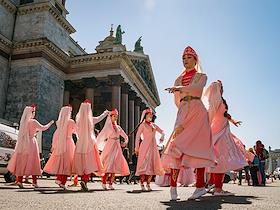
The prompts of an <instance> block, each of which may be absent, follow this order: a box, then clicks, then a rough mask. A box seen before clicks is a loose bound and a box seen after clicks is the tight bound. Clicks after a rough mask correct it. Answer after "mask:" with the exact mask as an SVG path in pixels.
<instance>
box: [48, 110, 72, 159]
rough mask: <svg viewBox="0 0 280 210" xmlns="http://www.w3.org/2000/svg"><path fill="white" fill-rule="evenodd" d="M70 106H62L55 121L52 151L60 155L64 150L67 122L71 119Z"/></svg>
mask: <svg viewBox="0 0 280 210" xmlns="http://www.w3.org/2000/svg"><path fill="white" fill-rule="evenodd" d="M71 111H72V108H71V107H69V106H65V107H62V108H61V110H60V113H59V117H58V120H57V121H56V126H57V129H56V131H55V132H54V135H53V146H52V147H53V153H54V154H55V155H61V154H63V153H65V152H66V146H67V144H66V141H67V133H68V124H69V120H70V119H71Z"/></svg>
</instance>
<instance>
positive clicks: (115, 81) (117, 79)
mask: <svg viewBox="0 0 280 210" xmlns="http://www.w3.org/2000/svg"><path fill="white" fill-rule="evenodd" d="M108 78H109V79H110V81H111V85H113V86H120V85H121V84H122V83H123V81H124V79H123V77H122V76H121V75H120V74H118V75H108Z"/></svg>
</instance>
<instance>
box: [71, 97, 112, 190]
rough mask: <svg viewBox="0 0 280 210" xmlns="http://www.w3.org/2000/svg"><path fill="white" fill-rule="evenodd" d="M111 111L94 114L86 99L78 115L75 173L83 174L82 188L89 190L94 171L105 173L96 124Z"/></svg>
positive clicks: (99, 173)
mask: <svg viewBox="0 0 280 210" xmlns="http://www.w3.org/2000/svg"><path fill="white" fill-rule="evenodd" d="M108 113H109V111H107V110H106V111H105V112H103V114H101V115H100V116H99V117H93V116H92V109H91V103H90V101H89V100H87V99H86V100H85V101H84V102H83V103H82V104H81V106H80V109H79V112H78V114H77V116H76V127H77V137H78V141H77V143H76V149H75V153H74V162H73V174H77V175H79V176H81V183H80V184H81V188H82V190H83V191H88V187H87V183H88V181H89V176H90V175H91V174H92V173H95V174H98V175H101V174H103V166H102V163H101V161H100V156H99V151H98V149H97V145H96V141H95V140H96V138H95V135H94V125H95V124H97V123H99V122H100V121H101V120H103V119H104V118H105V117H106V116H107V115H108Z"/></svg>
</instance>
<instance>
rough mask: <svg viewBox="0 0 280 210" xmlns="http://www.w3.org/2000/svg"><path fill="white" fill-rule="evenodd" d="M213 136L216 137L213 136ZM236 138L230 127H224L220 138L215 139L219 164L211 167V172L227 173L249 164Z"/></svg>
mask: <svg viewBox="0 0 280 210" xmlns="http://www.w3.org/2000/svg"><path fill="white" fill-rule="evenodd" d="M213 138H216V137H215V136H213ZM234 138H236V137H235V136H234V135H233V134H232V133H231V132H230V129H229V126H227V127H226V128H224V129H223V131H222V133H221V135H219V137H218V139H215V142H216V144H215V145H214V151H215V156H216V161H217V165H216V166H215V167H212V168H209V172H211V173H225V172H228V171H234V170H238V169H241V168H243V167H244V166H246V165H248V163H247V161H246V159H245V157H244V154H243V152H242V150H241V149H240V147H239V146H238V145H237V144H236V143H235V140H234Z"/></svg>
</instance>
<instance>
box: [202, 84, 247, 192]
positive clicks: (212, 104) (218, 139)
mask: <svg viewBox="0 0 280 210" xmlns="http://www.w3.org/2000/svg"><path fill="white" fill-rule="evenodd" d="M222 94H223V86H222V83H221V82H220V81H217V82H213V83H212V84H211V85H210V86H209V87H208V88H207V90H206V91H205V94H204V97H205V99H206V107H207V109H208V113H209V120H210V123H211V130H212V139H213V145H214V151H215V156H216V161H217V164H216V166H215V167H212V168H209V172H210V173H211V174H210V176H211V178H210V183H209V184H210V185H211V184H214V185H215V190H214V195H215V196H229V195H233V194H232V193H230V192H227V191H224V190H222V187H223V180H224V175H225V172H227V171H233V170H238V169H241V168H243V167H244V166H246V165H248V163H247V161H246V158H245V155H244V152H243V150H244V146H243V144H242V148H243V150H242V149H241V146H240V145H239V144H240V142H241V141H240V140H239V139H237V137H236V136H234V135H233V134H232V133H231V131H230V125H229V122H231V123H233V124H234V125H235V126H238V125H240V124H241V122H240V121H235V120H234V119H233V118H232V117H231V116H230V115H229V114H228V106H227V104H226V101H225V100H224V99H223V97H222ZM207 102H208V104H207ZM237 142H238V144H237ZM211 182H212V183H211Z"/></svg>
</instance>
